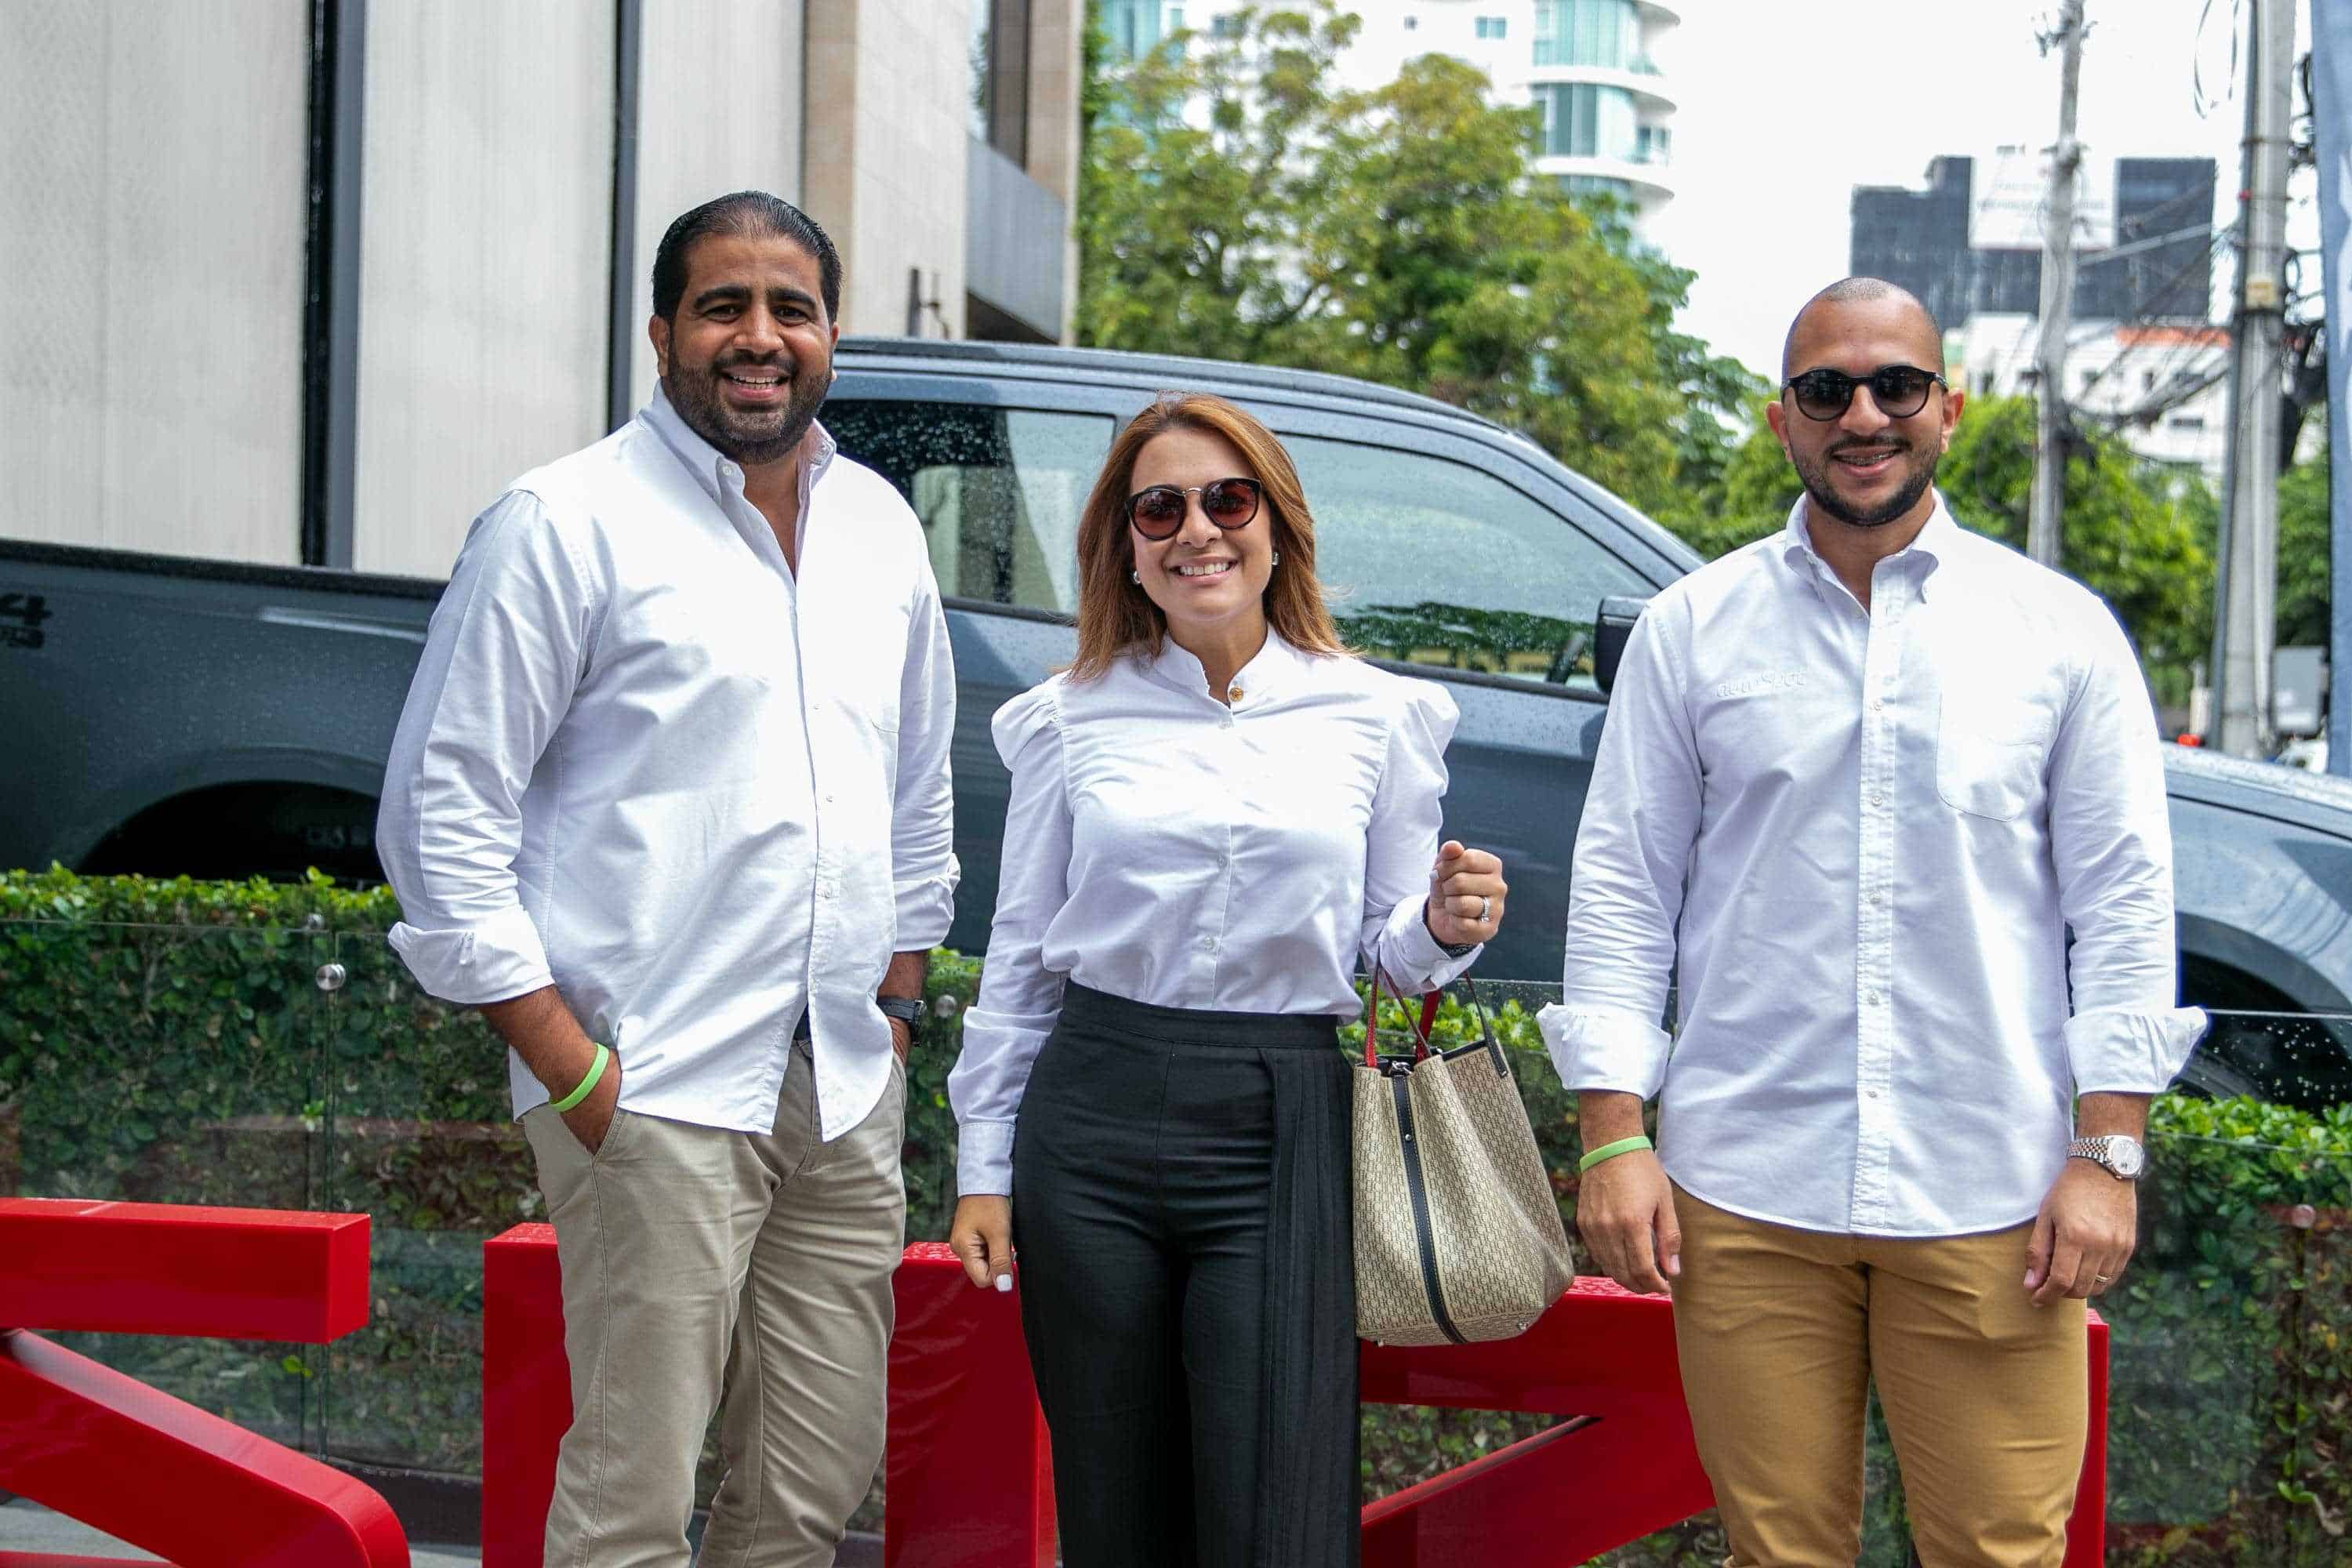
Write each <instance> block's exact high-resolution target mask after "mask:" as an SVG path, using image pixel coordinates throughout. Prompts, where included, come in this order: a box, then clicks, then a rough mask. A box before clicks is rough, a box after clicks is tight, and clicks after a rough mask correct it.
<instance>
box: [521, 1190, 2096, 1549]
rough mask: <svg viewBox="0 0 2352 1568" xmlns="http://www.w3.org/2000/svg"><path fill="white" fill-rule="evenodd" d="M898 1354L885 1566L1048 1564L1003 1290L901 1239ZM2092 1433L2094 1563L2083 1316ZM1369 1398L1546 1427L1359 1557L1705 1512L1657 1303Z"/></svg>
mask: <svg viewBox="0 0 2352 1568" xmlns="http://www.w3.org/2000/svg"><path fill="white" fill-rule="evenodd" d="M897 1294H898V1333H897V1335H896V1337H895V1338H894V1339H893V1341H892V1342H891V1347H890V1447H889V1456H888V1458H887V1460H886V1462H885V1476H886V1480H887V1510H886V1521H885V1525H884V1548H883V1561H884V1562H886V1563H888V1564H889V1565H890V1568H1050V1565H1051V1563H1053V1561H1054V1489H1053V1477H1052V1468H1051V1453H1050V1450H1049V1448H1048V1447H1047V1442H1046V1434H1045V1418H1044V1416H1043V1415H1041V1414H1040V1413H1039V1411H1038V1409H1037V1396H1036V1390H1035V1388H1034V1384H1032V1383H1031V1382H1030V1378H1029V1360H1028V1355H1027V1352H1026V1351H1025V1349H1024V1345H1023V1342H1022V1338H1021V1316H1020V1310H1019V1306H1018V1300H1019V1299H1018V1297H1017V1296H1016V1295H1010V1294H1008V1295H999V1294H998V1293H996V1292H995V1291H992V1290H975V1289H972V1288H971V1285H970V1284H968V1283H967V1282H966V1281H965V1279H964V1277H963V1268H962V1266H961V1265H960V1264H958V1263H957V1262H956V1260H955V1258H954V1256H953V1255H952V1254H951V1253H950V1252H949V1251H948V1249H947V1248H946V1247H940V1246H936V1245H928V1244H926V1245H918V1246H914V1247H908V1248H907V1256H906V1261H905V1264H904V1266H903V1267H901V1268H900V1269H899V1270H898V1279H897ZM482 1298H483V1324H482V1362H483V1366H482V1568H536V1565H537V1563H539V1553H540V1548H541V1532H542V1530H543V1528H544V1525H545V1521H546V1518H547V1506H548V1500H549V1497H550V1496H551V1493H552V1491H553V1489H554V1485H555V1451H556V1446H557V1444H558V1443H559V1442H560V1441H561V1440H562V1436H563V1431H564V1428H565V1427H567V1426H570V1425H571V1422H572V1408H571V1405H572V1402H571V1394H570V1383H569V1373H568V1370H567V1366H566V1363H565V1361H564V1356H563V1307H562V1292H561V1289H560V1276H559V1273H558V1270H557V1268H556V1261H555V1237H554V1232H553V1231H552V1230H551V1229H550V1228H549V1227H548V1226H543V1225H528V1226H516V1227H515V1228H514V1229H512V1230H510V1231H508V1232H507V1233H506V1234H505V1235H504V1236H501V1237H497V1238H495V1239H494V1240H492V1241H490V1242H488V1243H487V1244H486V1245H485V1248H484V1254H483V1281H482ZM2090 1392H2091V1441H2090V1446H2089V1448H2088V1450H2087V1452H2086V1453H2085V1454H2084V1466H2083V1480H2082V1484H2081V1487H2080V1488H2079V1489H2078V1490H2077V1491H2076V1493H2075V1499H2074V1521H2073V1522H2072V1524H2071V1526H2070V1527H2069V1535H2068V1541H2067V1550H2066V1568H2098V1564H2099V1563H2100V1562H2101V1558H2102V1554H2103V1548H2104V1525H2103V1523H2102V1520H2103V1516H2104V1514H2105V1505H2106V1403H2107V1401H2106V1394H2107V1328H2106V1325H2105V1323H2104V1322H2101V1321H2098V1319H2097V1318H2096V1317H2094V1318H2093V1320H2092V1323H2091V1389H2090ZM1363 1397H1364V1398H1365V1399H1366V1400H1368V1401H1373V1402H1377V1403H1382V1404H1391V1405H1448V1406H1453V1407H1456V1408H1464V1409H1482V1410H1522V1411H1537V1412H1542V1413H1547V1414H1552V1415H1560V1416H1563V1417H1565V1418H1567V1419H1565V1420H1564V1421H1563V1423H1562V1424H1561V1425H1560V1426H1555V1427H1553V1428H1552V1429H1551V1430H1550V1431H1549V1432H1545V1433H1543V1434H1540V1435H1539V1436H1534V1437H1530V1438H1528V1440H1527V1441H1525V1442H1522V1443H1516V1444H1513V1445H1512V1446H1511V1447H1507V1448H1505V1449H1502V1450H1500V1451H1499V1452H1496V1453H1495V1454H1491V1455H1488V1456H1487V1457H1486V1458H1482V1459H1479V1460H1477V1461H1475V1462H1474V1463H1471V1464H1467V1465H1464V1466H1462V1467H1460V1468H1457V1469H1453V1470H1449V1471H1447V1472H1446V1473H1445V1474H1444V1475H1441V1476H1438V1477H1435V1478H1433V1479H1430V1480H1427V1481H1424V1482H1423V1483H1422V1484H1420V1485H1419V1486H1415V1487H1409V1488H1407V1489H1405V1490H1403V1491H1401V1492H1398V1493H1396V1494H1395V1495H1394V1496H1392V1497H1386V1498H1382V1499H1381V1500H1380V1501H1378V1502H1375V1503H1372V1504H1370V1506H1369V1507H1367V1508H1366V1509H1365V1510H1364V1513H1363V1531H1364V1538H1363V1540H1364V1563H1365V1568H1406V1565H1409V1564H1416V1563H1430V1564H1432V1565H1433V1568H1435V1565H1437V1564H1441V1563H1442V1564H1458V1563H1515V1564H1526V1565H1528V1568H1539V1565H1542V1564H1553V1563H1556V1564H1563V1565H1565V1564H1570V1563H1583V1562H1585V1561H1586V1560H1587V1559H1589V1558H1591V1556H1593V1555H1595V1554H1596V1553H1598V1552H1606V1551H1608V1550H1610V1549H1612V1548H1613V1547H1617V1546H1622V1545H1624V1544H1625V1543H1627V1542H1633V1541H1638V1540H1640V1539H1641V1538H1642V1537H1643V1536H1644V1535H1647V1534H1649V1533H1650V1532H1651V1531H1656V1530H1663V1529H1664V1528H1665V1527H1666V1526H1668V1525H1670V1524H1673V1523H1675V1522H1676V1521H1681V1520H1684V1519H1687V1518H1689V1517H1690V1516H1691V1515H1692V1514H1694V1513H1696V1512H1698V1511H1700V1510H1703V1509H1706V1508H1707V1507H1709V1506H1711V1505H1712V1503H1713V1501H1714V1495H1713V1493H1712V1492H1711V1491H1710V1490H1709V1489H1708V1487H1707V1484H1706V1476H1705V1474H1704V1473H1703V1472H1701V1470H1700V1469H1699V1467H1698V1456H1697V1454H1696V1452H1695V1451H1694V1449H1693V1447H1692V1446H1691V1435H1690V1421H1689V1418H1688V1416H1687V1415H1685V1413H1684V1410H1683V1399H1682V1383H1681V1374H1680V1372H1679V1370H1678V1368H1677V1365H1676V1363H1675V1342H1674V1331H1673V1320H1672V1319H1671V1317H1670V1316H1669V1309H1668V1306H1667V1303H1666V1301H1665V1300H1664V1299H1663V1298H1659V1297H1642V1296H1634V1295H1631V1294H1629V1293H1628V1292H1626V1291H1623V1290H1621V1289H1618V1288H1617V1287H1616V1286H1614V1285H1612V1284H1610V1283H1609V1282H1608V1281H1606V1280H1599V1279H1580V1280H1578V1281H1577V1282H1576V1286H1575V1288H1574V1289H1571V1290H1570V1291H1569V1293H1568V1294H1567V1295H1565V1296H1563V1297H1561V1298H1560V1300H1559V1301H1558V1302H1557V1303H1556V1304H1555V1305H1554V1306H1553V1307H1552V1309H1551V1310H1550V1311H1549V1312H1547V1313H1546V1314H1545V1315H1544V1316H1543V1318H1542V1320H1541V1321H1538V1323H1537V1324H1536V1326H1535V1327H1534V1328H1532V1329H1530V1330H1529V1331H1528V1332H1527V1333H1525V1334H1523V1335H1521V1336H1520V1337H1518V1338H1517V1339H1514V1340H1505V1341H1500V1342H1496V1343H1492V1344H1485V1345H1463V1346H1446V1347H1443V1348H1438V1349H1429V1350H1395V1349H1388V1348H1383V1347H1380V1346H1373V1345H1368V1346H1366V1347H1365V1348H1364V1355H1363Z"/></svg>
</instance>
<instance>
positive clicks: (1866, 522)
mask: <svg viewBox="0 0 2352 1568" xmlns="http://www.w3.org/2000/svg"><path fill="white" fill-rule="evenodd" d="M1885 445H1887V443H1886V442H1885V441H1846V442H1843V443H1841V444H1840V445H1838V446H1835V447H1831V448H1829V449H1828V450H1827V451H1824V452H1822V454H1821V455H1820V456H1819V457H1816V458H1804V457H1800V456H1798V455H1797V454H1796V453H1794V452H1791V453H1790V460H1791V461H1792V462H1793V463H1794V464H1795V465H1796V468H1797V478H1798V479H1800V480H1801V481H1802V482H1803V484H1804V487H1805V494H1806V496H1807V497H1808V498H1810V499H1811V501H1812V503H1813V505H1815V506H1817V507H1819V508H1820V509H1821V510H1822V511H1823V512H1825V513H1827V514H1828V515H1829V516H1831V517H1833V518H1835V519H1836V520H1837V521H1840V522H1843V523H1844V524H1845V525H1846V526H1847V527H1849V528H1884V527H1885V526H1886V525H1887V524H1888V523H1890V522H1893V521H1896V520H1897V519H1898V518H1901V517H1902V516H1903V515H1904V514H1905V513H1906V512H1908V511H1909V510H1911V509H1912V508H1913V507H1915V506H1916V505H1918V504H1919V498H1920V497H1921V496H1924V495H1926V494H1927V487H1928V486H1929V485H1932V484H1934V483H1935V482H1936V465H1937V462H1938V461H1939V460H1940V459H1941V458H1942V457H1943V454H1942V453H1941V452H1938V451H1935V450H1925V451H1923V450H1921V449H1919V448H1917V447H1913V446H1912V445H1911V444H1910V443H1909V442H1907V441H1906V442H1902V443H1898V444H1896V446H1895V452H1896V454H1897V460H1898V461H1900V462H1902V464H1903V482H1902V484H1900V485H1899V486H1897V487H1896V488H1895V493H1894V495H1892V496H1890V497H1889V498H1887V500H1885V501H1883V502H1881V503H1880V504H1878V505H1877V506H1871V507H1864V506H1857V505H1855V504H1854V503H1853V502H1852V501H1849V500H1845V499H1844V498H1843V497H1842V496H1840V495H1839V494H1838V493H1837V489H1836V488H1835V486H1834V484H1833V483H1832V475H1833V474H1835V472H1836V471H1837V463H1836V461H1835V459H1836V457H1837V454H1838V453H1840V452H1845V451H1852V450H1853V449H1854V448H1856V447H1862V448H1864V449H1868V448H1872V447H1884V446H1885Z"/></svg>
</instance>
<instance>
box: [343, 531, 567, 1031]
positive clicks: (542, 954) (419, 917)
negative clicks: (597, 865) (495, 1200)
mask: <svg viewBox="0 0 2352 1568" xmlns="http://www.w3.org/2000/svg"><path fill="white" fill-rule="evenodd" d="M598 602H599V601H598V595H597V594H596V593H595V591H594V588H593V578H592V576H591V574H590V573H589V572H588V571H587V569H586V568H585V566H584V565H583V563H582V562H581V560H580V559H579V558H578V557H577V556H576V555H575V553H574V552H573V551H572V548H571V547H570V546H569V544H568V543H567V542H566V541H565V540H564V539H563V537H562V534H561V533H560V532H559V531H558V529H557V527H556V525H555V524H554V523H553V521H551V519H550V518H549V517H548V515H547V513H546V510H545V509H544V508H543V507H542V506H541V503H540V500H539V498H538V497H536V496H534V495H531V494H530V493H529V492H527V491H512V492H509V494H507V495H505V496H503V497H501V498H500V499H499V500H498V502H497V503H496V504H494V505H493V506H492V507H491V508H490V509H489V510H488V511H485V512H484V513H482V515H481V516H480V517H478V518H477V519H475V521H474V525H473V527H472V529H471V530H470V531H468V532H467V536H466V544H465V548H464V550H463V551H462V552H460V553H459V555H458V557H457V567H456V569H455V571H454V572H453V573H452V574H451V575H450V580H449V587H448V590H447V591H446V593H445V594H443V595H442V597H441V603H440V605H439V607H438V608H437V609H436V610H435V611H434V614H433V621H432V626H431V629H430V630H429V632H428V633H427V635H426V637H425V654H424V657H423V658H421V659H420V660H419V661H418V663H417V668H416V676H415V680H414V681H413V682H412V683H411V684H410V686H409V689H408V702H407V705H406V706H405V707H404V709H403V710H402V711H401V716H400V727H399V729H398V731H396V732H395V734H394V738H393V743H392V753H391V757H390V760H389V761H388V762H387V763H386V764H385V770H384V788H383V805H382V808H381V809H380V811H379V813H378V815H377V819H376V843H377V850H378V853H379V855H380V857H381V858H382V859H383V868H384V875H385V876H386V878H387V879H389V880H390V881H391V883H392V887H393V891H394V893H396V894H397V895H398V896H399V899H400V907H401V914H402V919H401V921H400V922H399V923H398V924H396V925H394V927H393V929H392V931H391V933H390V940H391V942H392V945H393V947H394V950H395V951H397V952H399V954H400V956H401V958H402V960H403V961H404V963H406V964H407V965H408V968H409V971H410V973H413V974H415V977H416V981H417V984H420V985H422V986H423V987H424V988H425V990H426V991H427V992H429V993H431V994H433V995H436V996H438V997H440V998H442V999H443V1000H445V1001H449V1002H457V1003H464V1004H475V1003H483V1002H499V1001H505V1000H507V999H509V998H511V997H515V996H520V995H522V994H525V993H528V992H531V991H536V990H538V989H540V988H541V987H542V986H544V985H547V984H550V983H551V975H550V973H549V969H548V963H547V952H546V949H545V946H544V945H543V943H542V942H541V932H540V931H539V929H538V927H537V926H536V925H535V924H534V923H533V921H532V920H531V918H530V913H529V912H528V911H527V910H525V909H524V908H523V907H522V904H521V901H520V897H519V895H518V892H517V882H516V877H515V868H514V862H515V856H516V854H517V852H518V851H519V850H520V847H521V845H522V797H523V791H524V790H525V788H526V787H527V786H528V785H529V784H530V778H531V773H532V771H533V769H534V768H536V767H537V766H538V763H539V760H540V757H541V753H542V752H545V751H546V749H547V747H548V744H549V742H551V740H552V739H553V737H554V735H555V732H556V730H557V727H558V726H559V725H560V724H561V723H562V720H563V716H564V714H565V713H566V711H568V710H569V709H570V706H571V702H572V693H573V692H574V690H576V689H577V688H578V686H579V683H580V681H581V679H583V674H584V671H585V667H586V660H587V657H588V650H589V648H590V647H591V645H592V641H593V637H592V627H593V624H594V621H595V617H596V615H597V613H598Z"/></svg>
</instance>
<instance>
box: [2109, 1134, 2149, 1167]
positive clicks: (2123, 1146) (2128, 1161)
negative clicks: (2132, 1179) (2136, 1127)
mask: <svg viewBox="0 0 2352 1568" xmlns="http://www.w3.org/2000/svg"><path fill="white" fill-rule="evenodd" d="M2107 1160H2108V1163H2111V1164H2112V1165H2113V1166H2114V1167H2115V1172H2116V1175H2118V1176H2137V1175H2138V1174H2139V1173H2140V1170H2141V1168H2142V1167H2143V1166H2145V1165H2146V1164H2147V1151H2146V1150H2145V1149H2142V1148H2141V1147H2140V1146H2139V1141H2138V1140H2137V1139H2136V1138H2122V1137H2116V1138H2110V1139H2108V1140H2107Z"/></svg>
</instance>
